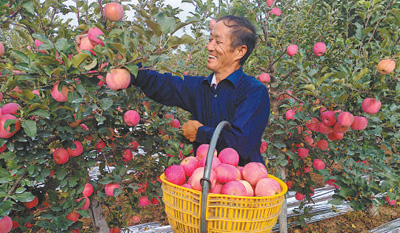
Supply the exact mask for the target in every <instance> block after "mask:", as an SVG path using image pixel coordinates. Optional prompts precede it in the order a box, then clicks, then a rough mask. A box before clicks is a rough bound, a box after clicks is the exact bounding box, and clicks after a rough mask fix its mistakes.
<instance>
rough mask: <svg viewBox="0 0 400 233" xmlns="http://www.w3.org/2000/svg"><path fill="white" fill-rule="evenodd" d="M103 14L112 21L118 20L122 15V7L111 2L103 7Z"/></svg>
mask: <svg viewBox="0 0 400 233" xmlns="http://www.w3.org/2000/svg"><path fill="white" fill-rule="evenodd" d="M104 16H105V17H106V18H107V19H108V20H110V21H113V22H119V21H121V20H122V18H123V17H124V8H122V6H121V4H118V3H115V2H111V3H107V5H106V6H105V7H104Z"/></svg>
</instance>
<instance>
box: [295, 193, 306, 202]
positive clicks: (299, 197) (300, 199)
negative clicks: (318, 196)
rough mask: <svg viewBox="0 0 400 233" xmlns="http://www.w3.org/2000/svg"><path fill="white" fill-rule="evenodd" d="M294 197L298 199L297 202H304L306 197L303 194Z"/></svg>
mask: <svg viewBox="0 0 400 233" xmlns="http://www.w3.org/2000/svg"><path fill="white" fill-rule="evenodd" d="M294 197H295V198H296V200H298V201H302V200H304V198H305V195H303V194H301V193H296V194H295V195H294Z"/></svg>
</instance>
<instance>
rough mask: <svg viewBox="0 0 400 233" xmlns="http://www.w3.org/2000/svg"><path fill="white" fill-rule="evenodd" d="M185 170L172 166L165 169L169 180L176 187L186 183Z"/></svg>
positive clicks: (178, 166)
mask: <svg viewBox="0 0 400 233" xmlns="http://www.w3.org/2000/svg"><path fill="white" fill-rule="evenodd" d="M185 174H186V173H185V169H184V168H183V167H182V166H180V165H171V166H169V167H168V168H167V169H165V177H166V178H167V180H168V181H169V182H171V183H173V184H176V185H182V184H184V183H185V181H186V175H185Z"/></svg>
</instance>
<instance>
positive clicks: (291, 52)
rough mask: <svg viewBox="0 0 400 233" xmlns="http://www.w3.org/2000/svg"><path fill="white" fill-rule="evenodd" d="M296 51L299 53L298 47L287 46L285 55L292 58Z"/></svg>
mask: <svg viewBox="0 0 400 233" xmlns="http://www.w3.org/2000/svg"><path fill="white" fill-rule="evenodd" d="M297 51H299V47H298V46H297V45H295V44H292V45H289V46H288V47H287V49H286V53H287V55H289V56H294V55H296V54H297Z"/></svg>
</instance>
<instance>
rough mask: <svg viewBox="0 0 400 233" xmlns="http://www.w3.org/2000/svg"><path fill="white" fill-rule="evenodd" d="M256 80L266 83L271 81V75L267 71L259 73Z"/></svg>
mask: <svg viewBox="0 0 400 233" xmlns="http://www.w3.org/2000/svg"><path fill="white" fill-rule="evenodd" d="M258 80H259V81H260V82H262V83H264V84H267V83H269V82H270V81H271V76H270V75H269V74H268V73H261V74H260V75H259V76H258Z"/></svg>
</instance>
